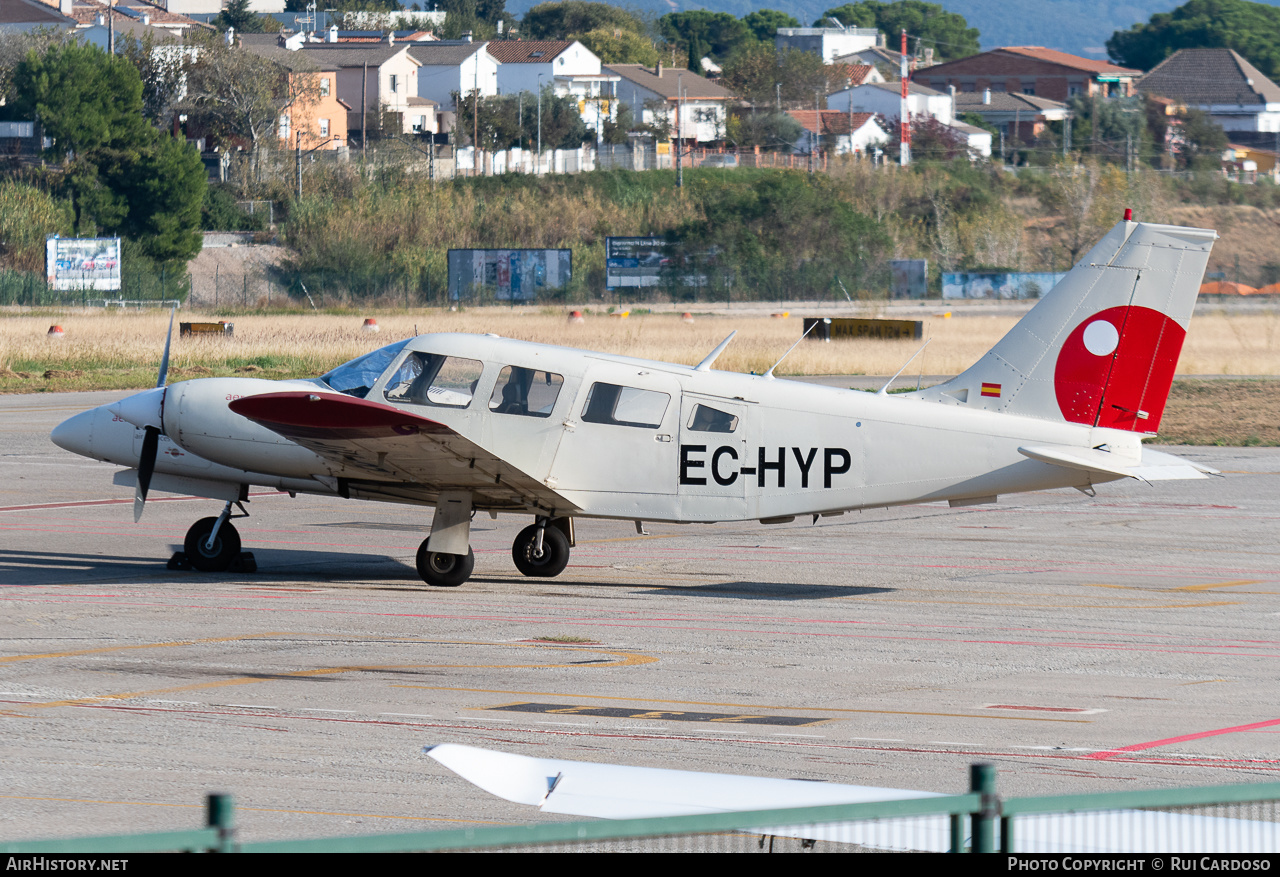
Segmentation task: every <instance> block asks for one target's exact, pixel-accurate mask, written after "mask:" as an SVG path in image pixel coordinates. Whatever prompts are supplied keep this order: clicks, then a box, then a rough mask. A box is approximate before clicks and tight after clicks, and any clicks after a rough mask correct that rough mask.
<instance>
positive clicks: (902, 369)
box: [876, 338, 933, 396]
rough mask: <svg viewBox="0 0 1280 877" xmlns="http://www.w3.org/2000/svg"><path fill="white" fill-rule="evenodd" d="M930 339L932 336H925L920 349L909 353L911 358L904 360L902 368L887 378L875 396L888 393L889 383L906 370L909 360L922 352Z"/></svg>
mask: <svg viewBox="0 0 1280 877" xmlns="http://www.w3.org/2000/svg"><path fill="white" fill-rule="evenodd" d="M932 340H933V339H932V338H927V339H925V342H924V343H923V344H921V345H920V349H919V350H917V351H916V352H915V353H913V354H911V359H908V360H907V361H906V362H904V363H903V364H902V368H900V369H898V371H897V373H896V374H894V376H893V377H891V378H889V380H888V382H887V383H886V384H885V385H884V386H883V387H881V388H880V389H879V391H878V392H877V393H876V395H877V396H887V395H889V387H890V385H891V384H893V382H894V381H896V380H897V379H898V375H900V374H902V373H903V372H904V371H906V370H907V366H909V365H911V361H912V360H914V359H915V358H916V357H917V356H919V355H920V354H921V353H923V352H924V349H925V348H926V347H928V346H929V342H930V341H932ZM916 389H917V390H918V389H920V388H919V386H917V387H916Z"/></svg>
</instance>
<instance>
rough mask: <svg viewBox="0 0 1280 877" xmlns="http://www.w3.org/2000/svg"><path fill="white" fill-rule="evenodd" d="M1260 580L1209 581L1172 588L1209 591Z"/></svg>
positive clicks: (1176, 589) (1257, 583) (1254, 582)
mask: <svg viewBox="0 0 1280 877" xmlns="http://www.w3.org/2000/svg"><path fill="white" fill-rule="evenodd" d="M1260 584H1262V582H1260V581H1253V580H1244V581H1239V582H1217V583H1216V584H1215V583H1213V582H1210V583H1209V584H1205V585H1183V586H1182V587H1181V588H1174V590H1175V591H1209V590H1212V589H1214V588H1238V587H1240V586H1241V585H1260Z"/></svg>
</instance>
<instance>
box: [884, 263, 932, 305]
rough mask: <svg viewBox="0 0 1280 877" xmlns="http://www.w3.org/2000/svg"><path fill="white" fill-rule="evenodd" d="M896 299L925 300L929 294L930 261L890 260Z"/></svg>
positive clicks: (893, 292) (893, 291)
mask: <svg viewBox="0 0 1280 877" xmlns="http://www.w3.org/2000/svg"><path fill="white" fill-rule="evenodd" d="M889 272H890V274H891V275H892V277H893V284H892V287H891V288H892V294H893V297H894V298H924V297H925V296H926V295H928V292H929V286H928V283H929V260H928V259H890V260H889Z"/></svg>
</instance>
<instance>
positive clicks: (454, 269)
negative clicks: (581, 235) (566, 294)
mask: <svg viewBox="0 0 1280 877" xmlns="http://www.w3.org/2000/svg"><path fill="white" fill-rule="evenodd" d="M572 276H573V251H572V250H450V251H449V299H450V300H451V301H460V300H464V299H469V298H474V297H476V296H477V295H484V296H487V297H492V298H493V299H494V300H495V301H511V302H516V301H536V300H538V299H539V298H541V297H542V296H543V295H544V294H545V293H546V292H551V291H562V290H564V289H565V288H566V287H567V286H568V285H569V280H570V279H571V278H572Z"/></svg>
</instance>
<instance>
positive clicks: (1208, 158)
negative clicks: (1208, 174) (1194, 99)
mask: <svg viewBox="0 0 1280 877" xmlns="http://www.w3.org/2000/svg"><path fill="white" fill-rule="evenodd" d="M1179 119H1180V121H1181V125H1180V130H1179V131H1178V132H1177V134H1176V135H1175V137H1174V143H1175V147H1174V151H1175V153H1176V154H1177V156H1178V158H1179V159H1180V161H1181V164H1182V166H1183V167H1186V168H1189V169H1192V170H1214V169H1218V168H1221V167H1222V153H1223V150H1225V149H1226V148H1227V134H1226V132H1225V131H1223V130H1222V126H1221V125H1219V124H1218V123H1217V122H1215V121H1213V119H1211V118H1210V117H1209V114H1208V113H1205V112H1202V111H1201V110H1192V109H1187V110H1184V111H1183V112H1182V113H1181V114H1180V116H1179Z"/></svg>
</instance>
